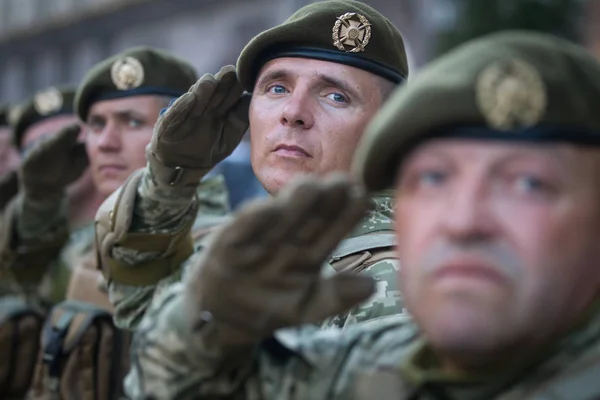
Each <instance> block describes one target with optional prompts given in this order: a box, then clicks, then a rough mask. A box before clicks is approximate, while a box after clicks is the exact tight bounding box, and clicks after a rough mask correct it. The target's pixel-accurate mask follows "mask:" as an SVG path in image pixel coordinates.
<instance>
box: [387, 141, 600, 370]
mask: <svg viewBox="0 0 600 400" xmlns="http://www.w3.org/2000/svg"><path fill="white" fill-rule="evenodd" d="M599 157H600V152H598V151H592V150H583V149H579V148H575V147H572V146H567V145H556V144H553V145H536V146H534V145H530V144H508V143H501V142H492V141H468V140H451V139H444V140H435V141H431V142H428V143H425V144H424V145H422V146H421V147H419V148H417V149H416V150H415V151H414V152H413V153H412V155H411V156H410V157H409V158H408V159H407V160H406V162H405V163H404V165H403V166H402V168H401V169H400V172H399V177H398V180H397V183H396V190H397V193H396V196H397V198H396V200H397V203H396V207H397V209H396V211H397V212H396V229H397V233H398V252H399V256H400V261H401V266H402V268H401V274H400V281H401V287H402V290H403V294H404V296H405V298H406V301H407V304H408V308H409V310H410V311H411V312H412V314H413V315H414V316H415V318H416V320H417V321H418V323H419V325H420V326H421V327H422V329H423V331H424V333H425V335H426V337H427V338H428V339H429V341H430V342H431V343H432V344H433V346H434V348H436V349H437V350H438V351H439V352H440V353H441V354H442V355H445V356H447V357H449V358H450V359H451V360H452V361H453V362H455V363H459V364H464V365H461V366H462V367H465V366H478V365H481V364H485V363H486V362H489V361H490V360H492V359H495V358H496V357H502V356H503V355H508V356H515V354H524V353H525V352H526V351H523V349H531V348H532V347H533V346H535V345H536V344H539V343H540V342H542V341H545V340H548V339H549V337H551V336H555V335H558V334H560V333H561V332H562V331H564V329H566V328H567V327H569V326H571V325H572V324H573V323H574V321H575V320H576V319H577V318H578V314H579V315H580V314H581V312H582V310H584V309H585V308H586V307H587V306H588V305H589V304H590V302H591V301H592V300H593V299H594V298H597V296H598V294H599V293H600V197H599V196H600V190H599V187H600V173H599V172H600V168H599V166H600V163H599ZM515 349H520V350H519V351H516V352H515V351H512V352H511V350H515Z"/></svg>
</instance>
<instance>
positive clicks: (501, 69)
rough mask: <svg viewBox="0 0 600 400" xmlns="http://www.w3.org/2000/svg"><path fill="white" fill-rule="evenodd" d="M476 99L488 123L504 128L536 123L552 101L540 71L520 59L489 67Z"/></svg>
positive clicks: (478, 82)
mask: <svg viewBox="0 0 600 400" xmlns="http://www.w3.org/2000/svg"><path fill="white" fill-rule="evenodd" d="M476 100H477V106H478V107H479V110H480V111H481V113H482V114H483V116H484V117H485V119H486V121H487V123H488V125H489V126H490V127H492V128H496V129H500V130H510V129H516V128H525V127H528V126H532V125H536V124H537V123H538V122H539V121H540V120H541V119H542V118H543V116H544V113H545V111H546V106H547V101H548V100H547V93H546V87H545V85H544V82H543V80H542V78H541V77H540V75H539V73H538V71H537V70H536V69H535V67H533V66H531V65H530V64H529V63H527V62H525V61H523V60H519V59H510V60H501V61H495V62H494V63H492V64H490V65H488V66H487V67H485V68H484V69H483V70H482V72H481V73H480V74H479V77H478V79H477V87H476Z"/></svg>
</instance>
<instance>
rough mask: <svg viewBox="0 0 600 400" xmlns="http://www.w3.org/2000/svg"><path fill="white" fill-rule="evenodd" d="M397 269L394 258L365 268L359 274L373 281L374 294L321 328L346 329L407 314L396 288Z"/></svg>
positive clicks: (328, 321)
mask: <svg viewBox="0 0 600 400" xmlns="http://www.w3.org/2000/svg"><path fill="white" fill-rule="evenodd" d="M399 268H400V262H399V261H398V259H397V258H395V257H389V258H386V259H383V260H379V261H377V262H376V263H374V264H372V265H370V266H368V267H367V268H365V269H364V270H363V271H362V272H361V273H360V274H361V275H366V276H370V277H372V278H373V279H374V280H375V285H376V291H375V293H374V294H373V295H372V296H371V297H370V298H369V299H367V300H366V301H364V302H363V303H361V304H359V305H358V306H356V307H355V308H353V309H352V310H350V311H349V312H348V313H346V314H342V315H337V316H335V317H332V318H329V319H328V320H326V321H325V322H324V323H323V324H322V327H323V328H324V329H328V328H342V329H346V328H348V327H350V326H353V325H356V324H359V323H363V322H366V321H369V320H372V319H376V318H380V317H386V316H390V315H406V314H408V312H407V311H406V308H405V306H404V301H403V299H402V294H401V293H400V289H399V287H398V270H399Z"/></svg>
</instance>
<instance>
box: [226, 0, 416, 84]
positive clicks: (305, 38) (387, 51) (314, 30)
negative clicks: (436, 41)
mask: <svg viewBox="0 0 600 400" xmlns="http://www.w3.org/2000/svg"><path fill="white" fill-rule="evenodd" d="M281 57H301V58H312V59H317V60H324V61H331V62H336V63H340V64H346V65H350V66H353V67H356V68H360V69H363V70H366V71H369V72H372V73H374V74H376V75H379V76H382V77H384V78H386V79H388V80H390V81H392V82H395V83H402V82H404V81H405V80H406V79H407V78H408V63H407V61H406V52H405V49H404V40H403V39H402V34H401V33H400V32H399V31H398V29H396V27H394V25H393V24H392V23H391V22H390V21H389V20H388V19H387V18H385V17H384V16H383V15H381V14H380V13H379V12H378V11H377V10H375V9H373V8H372V7H370V6H368V5H366V4H363V3H361V2H358V1H348V0H345V1H339V0H329V1H322V2H317V3H313V4H310V5H307V6H306V7H303V8H301V9H300V10H298V11H297V12H295V13H294V14H293V15H292V16H291V17H289V18H288V19H287V20H286V21H285V22H284V23H282V24H281V25H278V26H276V27H274V28H271V29H268V30H266V31H264V32H262V33H261V34H259V35H258V36H256V37H254V38H253V39H252V40H251V41H250V43H248V45H247V46H246V47H245V48H244V50H242V53H241V54H240V57H239V58H238V62H237V71H238V77H239V80H240V82H241V84H242V86H243V87H244V89H245V90H247V91H248V92H252V91H253V89H254V83H255V80H256V77H257V76H258V73H259V72H260V69H261V68H262V66H263V65H264V64H265V63H266V62H268V61H270V60H273V59H275V58H281Z"/></svg>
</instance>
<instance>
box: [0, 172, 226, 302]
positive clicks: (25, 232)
mask: <svg viewBox="0 0 600 400" xmlns="http://www.w3.org/2000/svg"><path fill="white" fill-rule="evenodd" d="M197 193H198V199H199V200H200V201H199V205H200V206H199V212H198V214H197V216H196V215H194V216H195V217H196V219H195V223H194V230H200V229H202V228H203V227H205V226H206V225H208V224H212V223H213V221H214V219H216V218H218V217H219V216H222V215H225V214H226V213H227V212H228V211H229V200H228V195H227V190H226V188H225V183H224V179H223V177H222V176H221V175H217V176H214V177H212V178H210V179H207V180H205V181H204V182H202V184H201V185H199V186H198V189H197ZM19 205H20V207H19V211H18V213H17V216H16V217H14V219H16V221H17V223H16V227H17V235H18V237H19V239H20V243H21V246H22V248H23V249H24V252H26V249H28V248H32V247H35V248H39V247H43V246H44V245H45V243H48V242H52V241H54V240H55V239H56V233H57V232H61V230H62V228H63V227H64V226H66V224H67V223H68V222H67V204H66V201H63V202H62V203H60V204H52V203H44V204H35V202H33V203H32V202H31V201H22V202H19ZM194 216H192V217H194ZM94 250H95V247H94V224H93V223H89V224H86V225H84V226H82V227H79V228H77V229H74V230H73V231H72V232H71V233H70V236H69V238H68V241H67V242H66V244H65V245H64V247H63V248H62V250H61V252H60V255H59V256H58V257H57V258H56V259H55V260H46V264H47V273H45V274H44V276H43V277H41V281H40V282H32V283H31V286H28V287H23V286H19V285H16V283H15V282H9V281H7V280H3V281H2V285H1V286H0V288H3V289H0V292H12V293H14V292H15V291H17V292H21V293H24V294H27V295H28V297H30V298H36V299H38V300H41V301H42V303H43V304H46V305H50V304H55V303H57V302H59V301H61V300H63V299H64V297H65V294H66V291H67V286H68V282H69V277H70V275H71V271H72V269H73V268H75V267H76V266H78V265H80V264H81V263H82V262H83V260H85V259H88V258H90V257H91V256H93V254H94ZM3 267H5V268H9V269H10V268H15V267H16V266H14V265H11V264H10V263H5V264H4V265H3ZM6 286H9V287H6Z"/></svg>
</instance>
